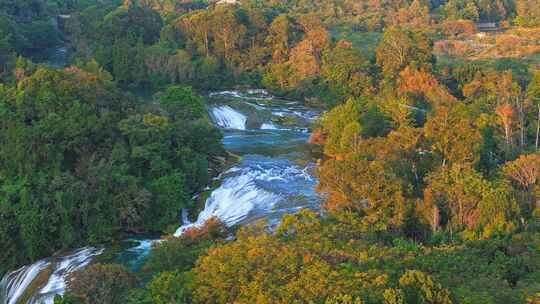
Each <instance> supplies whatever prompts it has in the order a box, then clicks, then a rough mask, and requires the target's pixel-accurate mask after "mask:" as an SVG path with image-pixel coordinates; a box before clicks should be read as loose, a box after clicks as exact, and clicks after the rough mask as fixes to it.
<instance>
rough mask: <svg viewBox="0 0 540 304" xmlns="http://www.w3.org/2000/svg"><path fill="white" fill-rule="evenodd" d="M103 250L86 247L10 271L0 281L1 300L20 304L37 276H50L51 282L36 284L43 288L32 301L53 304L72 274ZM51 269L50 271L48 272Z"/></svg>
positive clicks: (6, 302) (7, 303)
mask: <svg viewBox="0 0 540 304" xmlns="http://www.w3.org/2000/svg"><path fill="white" fill-rule="evenodd" d="M101 253H103V249H97V248H92V247H88V248H82V249H79V250H77V251H75V252H74V253H72V254H70V255H66V256H63V257H60V258H50V259H44V260H40V261H38V262H36V263H34V264H32V265H29V266H24V267H22V268H20V269H18V270H15V271H13V272H11V273H8V274H7V275H5V276H4V278H2V281H0V303H1V304H16V303H17V302H18V301H19V300H20V298H21V296H23V295H24V294H25V293H26V292H27V289H28V288H29V287H30V286H31V284H32V283H33V282H34V281H35V280H36V278H38V277H39V276H40V275H47V276H48V280H47V283H46V284H45V285H44V286H36V287H37V288H39V289H38V291H37V292H36V293H35V294H33V295H32V296H33V297H32V298H31V299H30V300H29V302H28V303H31V304H32V303H40V304H41V303H43V304H52V303H54V297H55V296H56V295H62V294H64V292H65V290H66V285H67V283H66V280H67V277H68V275H69V274H70V273H73V272H75V271H77V270H80V269H82V268H84V267H86V266H87V265H88V264H90V262H91V261H92V258H93V257H95V256H97V255H100V254H101ZM47 269H49V271H50V274H44V271H45V270H47Z"/></svg>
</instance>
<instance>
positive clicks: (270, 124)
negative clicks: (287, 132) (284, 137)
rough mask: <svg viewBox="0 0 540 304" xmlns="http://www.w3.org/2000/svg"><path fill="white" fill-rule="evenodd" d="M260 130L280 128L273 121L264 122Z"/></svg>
mask: <svg viewBox="0 0 540 304" xmlns="http://www.w3.org/2000/svg"><path fill="white" fill-rule="evenodd" d="M261 130H280V129H279V128H278V127H277V126H276V125H275V124H274V123H273V122H265V123H263V124H262V125H261Z"/></svg>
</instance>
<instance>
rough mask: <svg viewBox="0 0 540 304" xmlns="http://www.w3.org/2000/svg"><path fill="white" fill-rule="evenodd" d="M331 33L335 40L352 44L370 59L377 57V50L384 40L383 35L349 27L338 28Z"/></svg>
mask: <svg viewBox="0 0 540 304" xmlns="http://www.w3.org/2000/svg"><path fill="white" fill-rule="evenodd" d="M331 31H332V35H333V36H334V38H335V39H337V40H347V41H350V42H352V44H353V46H354V47H356V48H359V49H360V50H362V52H363V53H364V54H365V55H366V56H368V57H371V56H375V50H376V49H377V45H378V44H379V41H380V40H381V38H382V33H378V32H360V31H355V30H353V29H351V28H350V27H348V26H336V27H334V28H333V29H332V30H331Z"/></svg>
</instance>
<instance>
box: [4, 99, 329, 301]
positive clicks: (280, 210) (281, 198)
mask: <svg viewBox="0 0 540 304" xmlns="http://www.w3.org/2000/svg"><path fill="white" fill-rule="evenodd" d="M212 96H216V97H220V99H221V100H222V99H223V98H229V99H230V101H231V105H229V104H221V105H216V106H213V107H212V108H210V111H209V112H210V116H211V118H212V120H213V121H214V123H215V124H216V125H217V126H219V127H220V128H222V129H223V130H224V139H223V144H224V146H225V147H226V148H227V149H228V150H230V151H232V152H234V153H237V154H241V155H243V159H242V161H241V162H240V163H239V164H237V165H236V166H234V167H233V168H231V169H230V170H228V171H227V172H225V173H224V174H223V175H222V178H221V185H220V187H218V188H217V189H216V190H214V191H213V192H212V194H211V195H210V197H209V198H208V200H207V201H206V206H205V209H204V210H203V211H202V212H201V213H200V214H199V217H198V219H197V221H195V222H194V223H189V221H188V219H187V213H185V212H183V216H182V223H183V226H182V227H180V228H178V230H177V231H176V233H175V235H177V236H178V235H181V234H182V233H183V232H184V231H185V230H186V229H188V228H190V227H194V226H198V225H201V224H203V223H204V222H205V221H206V220H207V219H209V218H211V217H214V216H216V217H218V218H219V219H221V220H222V221H223V222H224V223H226V224H227V225H236V224H248V223H251V222H253V221H255V220H257V219H261V218H265V219H267V220H268V222H269V224H270V225H274V224H276V223H278V222H279V221H280V219H281V218H282V216H283V215H284V214H287V213H294V212H296V211H297V210H298V209H300V208H309V209H313V210H317V209H318V208H319V204H320V197H319V196H318V195H317V193H316V192H315V190H314V187H315V185H316V183H317V181H316V180H315V179H314V178H313V177H312V175H311V171H312V169H313V164H311V163H310V162H309V161H307V162H306V161H305V159H304V156H305V153H304V148H303V147H304V144H305V142H306V140H307V138H308V136H309V135H308V134H307V132H306V130H307V129H306V128H307V126H308V125H309V123H310V122H311V121H312V120H313V119H314V118H315V117H316V116H317V113H315V112H313V111H311V110H309V109H307V108H305V107H302V106H300V105H298V103H296V102H288V101H278V100H274V99H273V98H272V97H271V96H269V95H268V93H267V92H266V91H264V90H251V91H248V92H246V93H241V92H236V91H227V92H218V93H215V94H212V95H211V97H212ZM233 99H234V100H240V102H241V103H242V104H243V105H247V106H248V108H249V109H252V110H253V112H251V113H250V115H251V116H253V115H257V114H261V117H259V118H260V119H259V121H260V123H259V124H258V126H259V127H256V125H257V124H256V123H254V122H251V123H250V124H249V125H250V126H252V125H253V126H255V127H254V128H253V129H251V130H250V129H248V127H247V126H248V114H247V113H246V112H242V110H240V109H244V110H245V108H241V107H239V108H237V107H234V108H233V106H232V104H233ZM274 101H275V102H274ZM262 112H264V113H265V114H264V115H262ZM244 113H246V114H244ZM251 116H250V118H251ZM282 120H283V121H287V123H288V125H287V126H284V125H282V124H281V123H280V122H281V121H282ZM290 121H293V122H294V123H292V124H291V123H290ZM263 122H264V123H263ZM133 242H135V243H136V245H134V244H131V245H130V247H129V248H126V249H125V250H123V251H122V252H120V253H119V254H118V255H117V260H116V261H115V262H118V263H122V264H124V265H126V266H127V267H128V268H130V269H131V270H132V271H138V270H139V269H140V267H141V266H142V264H143V263H144V260H145V258H146V257H147V256H148V254H149V252H150V250H151V248H152V244H153V243H154V242H159V241H156V240H148V239H135V240H132V243H133ZM102 253H103V249H96V248H83V249H79V250H77V251H75V252H73V253H71V254H68V255H64V256H62V257H53V258H49V259H44V260H41V261H38V262H36V263H34V264H32V265H29V266H25V267H22V268H20V269H18V270H16V271H13V272H11V273H8V274H7V275H5V276H4V278H3V279H2V281H0V304H16V303H17V301H19V300H21V299H22V297H24V298H25V299H27V298H28V299H30V300H28V303H36V304H37V303H45V304H50V303H53V301H54V296H55V295H57V294H63V293H64V292H65V289H66V279H67V277H68V276H69V274H70V273H73V272H74V271H77V270H79V269H82V268H84V267H85V266H87V265H88V264H89V263H90V262H91V261H92V259H93V258H94V257H95V256H97V255H100V254H102ZM38 278H39V280H38ZM37 282H45V283H43V284H41V285H40V286H35V285H37ZM29 288H32V290H29ZM28 293H29V294H28Z"/></svg>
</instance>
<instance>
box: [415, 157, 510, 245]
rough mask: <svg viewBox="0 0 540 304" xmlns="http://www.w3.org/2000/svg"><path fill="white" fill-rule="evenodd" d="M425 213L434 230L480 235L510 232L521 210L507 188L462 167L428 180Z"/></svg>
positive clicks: (443, 171) (434, 175)
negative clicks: (443, 229) (466, 231)
mask: <svg viewBox="0 0 540 304" xmlns="http://www.w3.org/2000/svg"><path fill="white" fill-rule="evenodd" d="M427 181H428V186H427V188H426V190H425V192H424V206H423V208H422V209H423V211H424V212H425V213H424V214H425V216H426V218H427V219H428V221H429V222H430V224H431V225H432V228H433V230H434V231H437V230H438V229H439V228H441V227H445V228H447V229H449V231H450V232H451V233H453V232H459V231H462V230H463V229H467V230H469V231H470V232H471V233H473V234H474V233H477V235H478V236H483V237H489V235H490V234H491V233H493V232H497V231H498V232H509V231H512V230H513V229H515V228H516V224H515V222H514V220H515V215H516V214H517V213H518V208H517V206H516V204H515V201H514V200H513V199H512V198H511V196H510V190H509V189H508V188H507V187H505V186H504V185H494V184H492V183H491V182H489V181H487V180H485V179H484V178H483V177H482V176H481V175H480V174H479V173H478V172H476V171H475V170H474V169H471V168H469V167H467V166H462V165H459V164H456V165H453V166H452V167H450V168H442V169H441V170H440V171H437V172H433V173H432V174H430V175H429V176H428V178H427Z"/></svg>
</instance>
